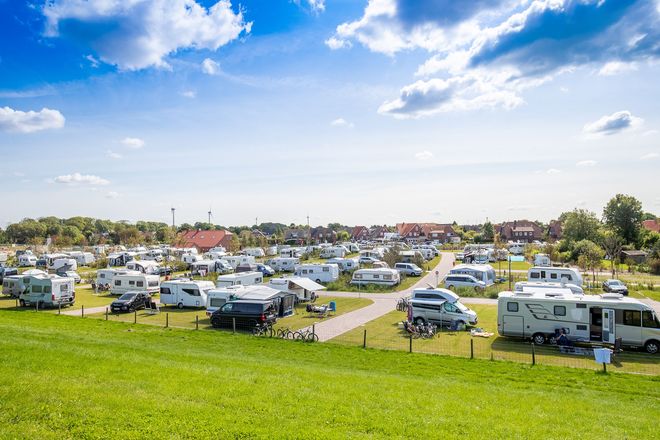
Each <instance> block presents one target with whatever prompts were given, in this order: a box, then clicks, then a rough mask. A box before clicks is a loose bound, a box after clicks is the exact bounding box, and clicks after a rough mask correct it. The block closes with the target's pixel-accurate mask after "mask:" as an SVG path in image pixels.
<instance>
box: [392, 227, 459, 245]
mask: <svg viewBox="0 0 660 440" xmlns="http://www.w3.org/2000/svg"><path fill="white" fill-rule="evenodd" d="M396 229H397V232H398V233H399V236H400V237H401V239H402V240H404V241H406V242H408V243H419V242H423V241H435V240H437V241H439V242H441V243H446V242H448V241H450V240H451V237H454V236H455V235H456V231H455V230H454V228H453V227H452V225H448V224H439V223H398V224H397V225H396Z"/></svg>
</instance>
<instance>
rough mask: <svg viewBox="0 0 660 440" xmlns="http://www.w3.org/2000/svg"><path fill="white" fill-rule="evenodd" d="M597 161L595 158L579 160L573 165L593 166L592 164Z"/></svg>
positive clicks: (594, 164)
mask: <svg viewBox="0 0 660 440" xmlns="http://www.w3.org/2000/svg"><path fill="white" fill-rule="evenodd" d="M597 163H598V162H596V161H595V160H581V161H579V162H578V163H576V164H575V166H576V167H581V168H584V167H594V166H596V164H597Z"/></svg>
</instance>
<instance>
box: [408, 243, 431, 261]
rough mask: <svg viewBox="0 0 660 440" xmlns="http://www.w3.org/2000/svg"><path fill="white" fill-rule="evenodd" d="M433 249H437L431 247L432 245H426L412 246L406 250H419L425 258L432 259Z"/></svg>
mask: <svg viewBox="0 0 660 440" xmlns="http://www.w3.org/2000/svg"><path fill="white" fill-rule="evenodd" d="M435 251H437V249H433V246H431V247H430V248H429V247H426V246H413V248H412V250H411V251H408V252H419V253H420V254H421V256H422V258H424V259H425V260H432V259H433V258H435Z"/></svg>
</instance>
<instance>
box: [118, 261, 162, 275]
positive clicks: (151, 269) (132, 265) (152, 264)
mask: <svg viewBox="0 0 660 440" xmlns="http://www.w3.org/2000/svg"><path fill="white" fill-rule="evenodd" d="M126 269H128V270H135V271H137V272H141V273H146V274H149V275H151V274H160V264H158V263H157V262H156V261H152V260H133V261H129V262H128V263H126Z"/></svg>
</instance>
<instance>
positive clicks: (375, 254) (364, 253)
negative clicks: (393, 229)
mask: <svg viewBox="0 0 660 440" xmlns="http://www.w3.org/2000/svg"><path fill="white" fill-rule="evenodd" d="M383 255H385V250H384V249H383V248H374V249H362V250H361V251H360V256H361V257H371V258H375V259H376V260H380V259H382V258H383Z"/></svg>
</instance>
